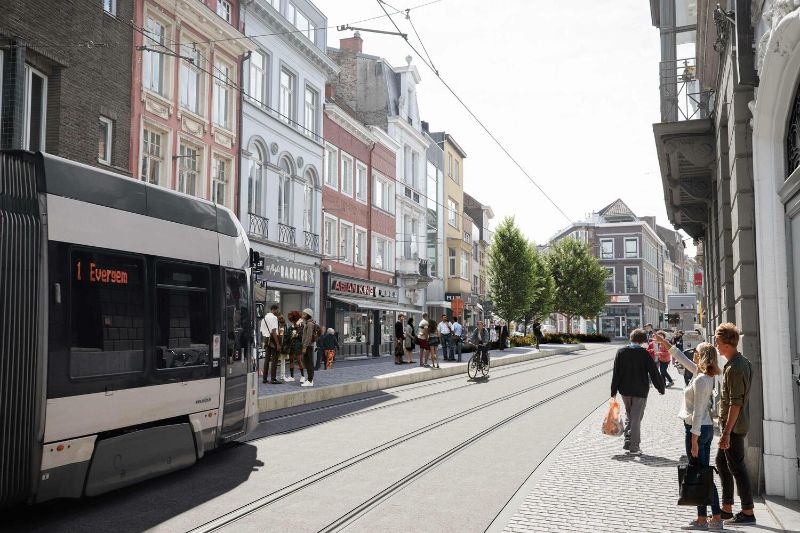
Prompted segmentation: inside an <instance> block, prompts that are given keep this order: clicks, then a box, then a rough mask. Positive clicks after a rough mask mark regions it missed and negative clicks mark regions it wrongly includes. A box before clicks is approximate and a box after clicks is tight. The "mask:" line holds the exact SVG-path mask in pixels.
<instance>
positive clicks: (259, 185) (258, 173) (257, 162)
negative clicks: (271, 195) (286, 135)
mask: <svg viewBox="0 0 800 533" xmlns="http://www.w3.org/2000/svg"><path fill="white" fill-rule="evenodd" d="M266 165H267V158H266V150H264V148H263V147H262V146H261V145H260V144H256V145H255V150H253V155H252V156H251V157H250V176H249V177H248V180H247V198H248V204H247V209H248V211H249V212H250V213H253V214H255V215H259V216H264V208H263V190H264V173H265V172H266V170H265V169H266Z"/></svg>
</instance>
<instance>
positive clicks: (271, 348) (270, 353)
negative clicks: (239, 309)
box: [259, 304, 282, 385]
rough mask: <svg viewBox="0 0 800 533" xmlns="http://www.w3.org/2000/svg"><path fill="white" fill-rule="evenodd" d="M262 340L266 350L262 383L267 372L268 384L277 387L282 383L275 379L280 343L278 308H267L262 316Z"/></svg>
mask: <svg viewBox="0 0 800 533" xmlns="http://www.w3.org/2000/svg"><path fill="white" fill-rule="evenodd" d="M259 329H260V330H261V335H262V339H263V342H264V349H265V350H266V357H265V358H264V370H263V382H264V383H267V382H268V378H267V372H268V371H269V383H271V384H273V385H278V384H280V383H282V382H281V381H278V379H277V375H276V374H277V372H278V354H279V353H280V351H281V341H280V339H279V337H278V306H277V305H274V304H273V305H272V306H271V307H270V308H269V313H267V314H266V316H264V319H263V320H262V321H261V326H260V328H259Z"/></svg>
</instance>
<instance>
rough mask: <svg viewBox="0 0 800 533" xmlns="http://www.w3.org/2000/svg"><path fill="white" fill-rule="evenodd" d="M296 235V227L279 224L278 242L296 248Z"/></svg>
mask: <svg viewBox="0 0 800 533" xmlns="http://www.w3.org/2000/svg"><path fill="white" fill-rule="evenodd" d="M295 233H296V230H295V228H294V226H287V225H286V224H281V223H280V222H279V223H278V242H280V243H283V244H289V245H291V246H294V245H295V244H296V243H297V241H296V239H295Z"/></svg>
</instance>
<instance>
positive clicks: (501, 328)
mask: <svg viewBox="0 0 800 533" xmlns="http://www.w3.org/2000/svg"><path fill="white" fill-rule="evenodd" d="M497 340H498V342H499V343H500V349H501V350H505V349H506V342H507V341H508V324H506V321H505V320H500V324H499V325H498V326H497Z"/></svg>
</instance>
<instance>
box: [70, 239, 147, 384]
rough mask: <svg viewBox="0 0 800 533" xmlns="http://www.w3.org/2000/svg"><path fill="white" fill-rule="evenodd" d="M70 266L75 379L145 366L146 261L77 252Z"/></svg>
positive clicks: (71, 339)
mask: <svg viewBox="0 0 800 533" xmlns="http://www.w3.org/2000/svg"><path fill="white" fill-rule="evenodd" d="M70 265H71V269H72V273H71V276H70V277H71V281H70V363H69V374H70V377H71V378H73V379H75V378H88V377H93V376H108V375H115V374H127V373H131V372H141V371H142V370H144V287H143V280H144V262H143V261H142V259H140V258H138V257H130V256H124V255H117V254H110V253H101V252H93V251H73V252H72V254H71V255H70Z"/></svg>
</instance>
